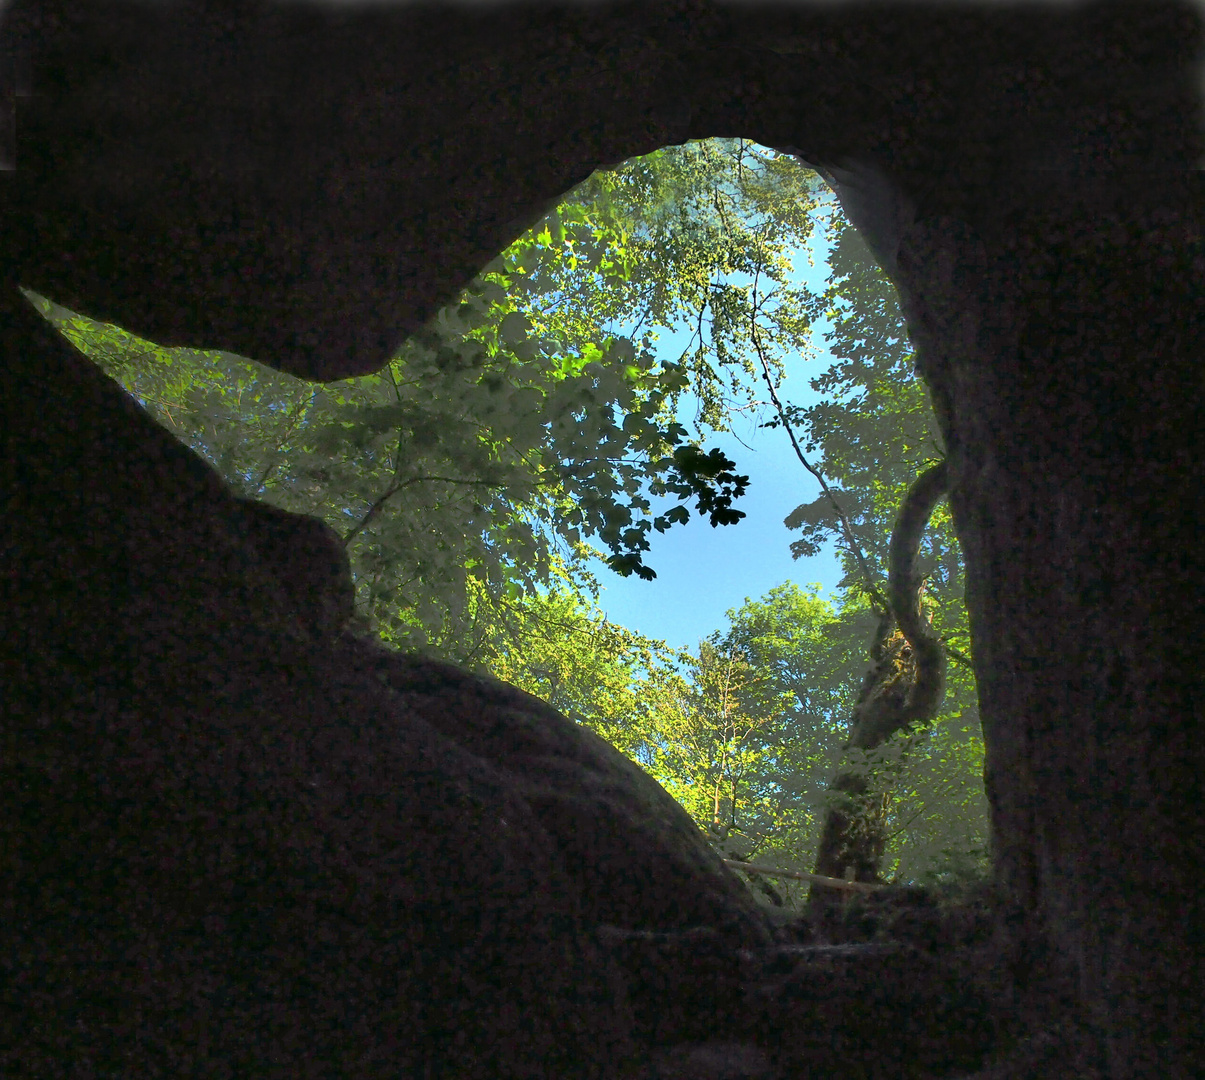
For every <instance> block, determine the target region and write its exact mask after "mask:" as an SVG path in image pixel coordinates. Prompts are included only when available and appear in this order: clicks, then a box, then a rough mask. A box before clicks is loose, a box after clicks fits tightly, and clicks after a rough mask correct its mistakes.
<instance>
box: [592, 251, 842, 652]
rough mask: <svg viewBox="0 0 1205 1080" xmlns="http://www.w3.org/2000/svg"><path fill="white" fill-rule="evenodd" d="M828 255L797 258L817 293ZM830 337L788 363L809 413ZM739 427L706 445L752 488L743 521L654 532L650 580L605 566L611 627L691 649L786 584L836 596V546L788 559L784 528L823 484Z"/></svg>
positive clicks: (781, 449) (790, 383)
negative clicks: (749, 603) (810, 354)
mask: <svg viewBox="0 0 1205 1080" xmlns="http://www.w3.org/2000/svg"><path fill="white" fill-rule="evenodd" d="M821 232H822V230H819V229H818V230H817V233H821ZM827 252H828V247H827V244H826V243H825V242H824V239H823V236H819V237H818V238H817V239H816V241H815V242H814V245H813V249H812V257H813V262H814V265H812V266H809V265H808V262H807V259H806V257H804V255H803V254H802V253H801V256H800V257H799V258H798V259H797V260H796V267H797V271H798V276H799V278H801V279H802V280H804V281H806V282H807V283H808V285H809V286H810V287H811V288H812V289H813V290H816V291H819V289H820V288H822V286H823V284H824V282H825V280H826V279H827V277H828V263H827V258H826V256H827ZM824 329H825V327H823V326H820V327H817V328H815V329H814V330H813V341H814V344H815V345H816V348H817V354H816V356H815V357H814V358H811V359H808V360H801V361H799V362H797V363H795V364H794V365H788V369H787V380H786V382H785V383H784V384H783V388H782V391H783V395H784V397H785V398H786V399H787V400H789V401H791V402H792V403H793V404H796V405H808V404H811V403H812V402H814V401H816V400H817V399H818V397H819V395H818V394H816V393H815V392H814V391H813V390H812V388H811V386H810V385H809V380H810V379H812V378H815V377H816V376H817V375H819V374H820V373H821V372H822V371H824V370H825V369H826V368H828V366H829V365H830V364H831V363H832V356H831V354H830V353H829V352H828V350H827V348H826V347H825V342H824V337H823V331H824ZM687 340H688V335H686V334H685V333H679V334H669V333H665V332H662V336H661V338H660V339H659V340H658V341H657V343H656V348H657V351H658V352H659V353H661V354H662V355H664V356H668V357H672V358H673V359H677V357H678V356H679V355H681V353H682V351H683V350H684V348H685V347H686V344H687ZM767 415H768V414H767ZM688 419H689V418H684V422H686V421H687V420H688ZM734 426H735V428H736V429H735V430H734V431H733V432H732V433H731V434H727V433H725V434H721V435H711V436H709V437H708V438H707V440H706V442H705V444H704V445H705V448H710V447H712V446H719V447H720V449H722V450H723V451H724V452H725V453H726V454H727V455H728V456H729V457H730V458H732V460H733V461H735V462H736V464H737V471H738V472H740V473H745V474H747V475H748V476H749V481H750V482H749V490H748V491H747V492H746V493H745V495H744V496H742V497H741V498H740V499H739V500H738V501H737V502H736V504H735V506H736V508H737V509H739V510H743V511H744V512H745V514H746V517H745V518H744V519H742V520H741V521H740V522H738V523H737V524H736V525H728V526H720V527H719V528H712V526H711V525H710V523H709V522H707V521H706V520H705V519H702V518H698V517H692V518H691V520H690V522H689V523H688V524H686V525H676V526H674V527H673V528H671V529H670V530H669V531H668V532H666V533H656V532H654V533H652V534H651V544H652V550H651V551H648V552H646V553H645V562H646V563H647V564H648V565H649V566H651V567H652V568H653V569H654V570H655V571H656V572H657V578H656V580H654V581H641V580H640V579H639V578H637V577H635V576H633V577H630V578H621V577H620V576H619V575H617V574H615V573H612V572H611V571H610V570H608V569H607V568H606V567H602V568H601V569H600V570H599V571H598V576H599V579H600V581H601V583H602V585H603V591H602V594H601V595H600V597H599V604H600V605H601V607H602V609H603V610H604V611H605V612H606V613H607V617H608V618H609V619H610V620H611V621H612V622H616V623H619V624H620V625H622V626H626V627H627V628H628V629H630V630H636V631H638V632H640V633H642V634H644V635H646V636H647V637H652V638H660V639H663V640H665V641H666V642H667V643H668V644H670V645H672V646H675V647H681V648H690V649H693V648H695V647H696V646H697V644H698V642H699V639H700V638H705V637H706V636H707V635H708V634H710V633H711V632H712V631H713V630H719V629H723V628H724V627H725V626H726V625H727V621H726V613H727V612H728V611H729V609H732V608H738V607H740V605H741V604H742V603H744V601H745V599H746V597H748V598H750V599H757V598H758V597H760V596H762V595H764V594H765V593H766V592H768V591H769V590H770V589H772V588H773V587H774V586H775V585H781V584H782V583H783V582H784V581H795V582H797V583H798V584H800V585H808V584H811V583H813V582H815V583H818V584H819V585H820V586H821V589H822V592H823V594H825V595H828V594H829V593H831V592H832V591H833V590H835V588H836V585H837V582H838V581H839V580H840V578H841V569H840V565H839V563H838V561H837V558H836V554H835V549H833V548H832V547H831V546H830V547H828V548H826V549H825V550H822V551H821V552H820V553H819V554H818V555H815V556H813V557H811V558H807V559H798V560H796V559H792V558H791V552H790V544H791V541H792V540H794V539H797V537H798V533H794V532H791V531H789V530H788V529H787V528H786V527H785V526H784V525H783V523H782V522H783V518H785V517H786V516H787V514H789V513H790V512H791V511H792V510H794V509H795V507H796V506H798V505H799V504H800V503H805V502H811V501H812V500H813V499H815V498H816V496H817V495H818V494H819V485H818V484H817V483H816V481H815V479H814V478H813V477H812V476H811V474H810V473H808V472H805V471H804V469H803V466H801V465H800V464H799V461H798V459H797V458H796V457H795V453H794V451H793V450H792V449H791V444H790V442H789V440H788V439H787V435H786V433H785V432H784V431H783V430H782V429H781V428H772V429H764V428H763V429H759V428H758V427H757V425H756V423H755V422H752V421H750V422H747V423H746V422H738V424H737V425H734ZM812 463H813V464H815V461H813V462H812Z"/></svg>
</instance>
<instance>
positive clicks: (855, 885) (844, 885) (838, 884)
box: [721, 859, 890, 893]
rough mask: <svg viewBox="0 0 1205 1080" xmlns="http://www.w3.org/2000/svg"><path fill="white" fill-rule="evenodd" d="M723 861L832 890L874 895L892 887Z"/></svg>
mask: <svg viewBox="0 0 1205 1080" xmlns="http://www.w3.org/2000/svg"><path fill="white" fill-rule="evenodd" d="M721 861H722V862H723V863H724V865H725V866H731V867H732V869H734V870H744V871H746V872H747V873H750V874H765V875H766V876H767V877H781V878H795V879H796V880H798V881H811V882H814V883H815V884H817V885H827V886H828V887H829V888H830V889H845V890H846V891H847V892H861V893H872V892H878V891H879V890H880V889H886V888H889V887H890V886H888V885H880V884H877V883H876V882H873V881H846V880H845V879H844V878H835V877H825V876H824V875H823V874H812V873H809V872H808V871H807V870H779V869H777V868H776V867H773V866H755V865H754V864H753V863H746V862H741V861H740V860H739V859H722V860H721Z"/></svg>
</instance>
